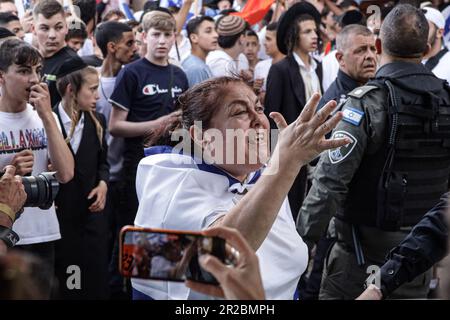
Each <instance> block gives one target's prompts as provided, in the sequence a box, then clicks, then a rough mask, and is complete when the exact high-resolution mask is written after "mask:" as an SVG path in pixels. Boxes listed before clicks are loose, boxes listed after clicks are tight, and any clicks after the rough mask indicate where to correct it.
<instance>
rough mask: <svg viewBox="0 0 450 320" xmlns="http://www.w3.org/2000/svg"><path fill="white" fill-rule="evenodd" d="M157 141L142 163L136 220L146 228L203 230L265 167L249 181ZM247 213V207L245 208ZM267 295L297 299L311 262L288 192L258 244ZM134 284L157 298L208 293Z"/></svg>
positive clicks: (154, 283)
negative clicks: (296, 290)
mask: <svg viewBox="0 0 450 320" xmlns="http://www.w3.org/2000/svg"><path fill="white" fill-rule="evenodd" d="M169 152H171V149H170V148H168V147H152V148H149V149H147V150H146V155H147V157H146V158H144V159H142V160H141V162H140V163H139V167H138V172H137V177H136V190H137V196H138V199H139V209H138V212H137V215H136V220H135V225H136V226H139V227H145V228H160V229H175V230H191V231H198V230H202V229H205V228H208V227H209V226H210V225H211V224H212V223H213V222H215V221H216V220H217V219H218V218H220V217H222V216H224V215H226V214H227V213H228V212H229V211H230V209H231V208H232V207H233V206H235V205H236V203H237V202H238V201H239V200H240V199H241V198H242V197H243V196H244V195H243V194H242V193H244V191H245V189H247V190H248V189H251V187H252V186H253V185H254V183H256V181H257V180H258V178H259V176H260V174H261V173H260V171H257V172H254V173H252V174H250V175H249V177H248V179H247V181H246V182H245V183H240V182H239V181H238V180H237V179H235V178H234V177H232V176H230V175H229V174H227V173H226V172H225V171H223V170H221V169H219V168H218V167H215V166H213V165H208V164H206V163H200V162H199V161H196V159H194V158H193V157H191V156H188V155H183V154H176V153H169ZM243 214H245V213H243ZM256 254H257V255H258V257H259V263H260V270H261V276H262V279H263V285H264V289H265V292H266V298H267V299H292V298H293V296H294V292H295V289H296V287H297V283H298V280H299V279H300V276H301V275H302V273H303V272H304V271H305V269H306V266H307V263H308V250H307V247H306V245H305V243H304V242H303V240H302V239H301V237H300V236H299V235H298V233H297V230H296V228H295V223H294V220H293V217H292V213H291V210H290V207H289V203H288V201H287V198H286V199H285V201H284V202H283V204H282V206H281V209H280V211H279V213H278V216H277V218H276V220H275V222H274V224H273V226H272V228H271V230H270V231H269V234H268V235H267V238H266V239H265V240H264V242H263V243H262V245H261V247H260V248H259V249H258V250H257V252H256ZM132 284H133V288H134V289H136V290H138V291H140V292H142V293H144V294H146V295H149V296H151V297H152V298H154V299H180V300H186V299H205V298H208V297H207V296H204V295H200V294H198V293H196V292H194V291H191V290H190V289H188V288H187V287H186V286H185V285H184V284H182V283H175V282H167V281H152V280H142V279H132Z"/></svg>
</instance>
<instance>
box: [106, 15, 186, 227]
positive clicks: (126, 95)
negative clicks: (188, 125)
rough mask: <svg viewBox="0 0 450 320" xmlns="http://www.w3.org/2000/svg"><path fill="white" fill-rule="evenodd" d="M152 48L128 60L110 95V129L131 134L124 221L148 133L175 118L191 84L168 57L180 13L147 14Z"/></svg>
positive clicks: (130, 212)
mask: <svg viewBox="0 0 450 320" xmlns="http://www.w3.org/2000/svg"><path fill="white" fill-rule="evenodd" d="M142 24H143V28H144V33H145V37H146V40H147V54H146V55H145V57H144V58H141V59H139V60H137V61H135V62H132V63H130V64H128V65H126V66H125V67H124V68H123V69H122V70H121V71H120V72H119V74H118V76H117V79H116V84H115V88H114V91H113V93H112V95H111V97H110V100H109V101H110V102H111V103H112V105H113V108H112V111H111V118H110V122H109V129H110V132H111V134H112V135H113V136H118V137H125V150H124V153H123V154H124V162H123V168H122V172H121V177H122V179H123V182H124V184H125V185H126V188H127V191H126V192H125V195H124V197H125V199H124V201H123V203H124V204H125V208H124V210H123V211H122V212H123V216H124V221H123V222H122V223H123V224H133V221H134V217H135V215H136V211H137V208H138V201H137V196H136V187H135V181H136V170H137V166H138V163H139V161H140V160H141V159H142V158H143V157H144V151H143V139H144V137H145V136H147V135H148V134H149V133H152V132H157V131H159V130H161V128H164V127H165V126H166V125H167V124H168V123H171V122H172V121H171V120H172V119H173V117H177V116H178V113H175V112H174V102H175V100H176V98H177V97H178V96H179V95H180V94H181V93H182V92H184V91H185V90H187V89H188V81H187V78H186V75H185V74H184V72H183V71H182V70H181V69H180V68H178V67H176V66H173V65H170V64H169V63H168V56H169V50H170V48H171V47H172V45H173V43H174V41H175V27H176V26H175V19H174V18H173V17H172V15H171V14H170V13H167V12H164V11H159V10H157V11H151V12H149V13H147V14H146V15H145V16H144V19H143V22H142Z"/></svg>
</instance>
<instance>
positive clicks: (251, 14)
mask: <svg viewBox="0 0 450 320" xmlns="http://www.w3.org/2000/svg"><path fill="white" fill-rule="evenodd" d="M274 2H275V0H248V1H247V3H246V4H245V6H244V8H243V9H242V11H241V12H236V13H232V14H233V15H236V16H239V17H241V18H242V19H244V20H245V21H247V22H248V23H249V24H250V25H254V24H255V23H258V22H259V21H261V20H262V19H263V18H264V16H265V15H266V14H267V12H269V9H270V6H271V5H272V4H273V3H274Z"/></svg>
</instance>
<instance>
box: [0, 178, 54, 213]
mask: <svg viewBox="0 0 450 320" xmlns="http://www.w3.org/2000/svg"><path fill="white" fill-rule="evenodd" d="M3 174H4V172H0V178H1V177H2V176H3ZM22 184H23V186H24V188H25V193H26V194H27V200H26V202H25V204H24V207H39V208H40V209H43V210H46V209H49V208H50V207H51V206H52V204H53V201H54V200H55V198H56V195H57V194H58V190H59V182H58V180H56V177H55V172H42V173H40V174H38V175H37V176H27V177H22Z"/></svg>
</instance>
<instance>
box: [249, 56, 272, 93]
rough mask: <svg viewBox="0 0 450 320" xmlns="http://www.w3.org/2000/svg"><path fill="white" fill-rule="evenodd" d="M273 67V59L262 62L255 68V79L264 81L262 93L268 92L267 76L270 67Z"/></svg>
mask: <svg viewBox="0 0 450 320" xmlns="http://www.w3.org/2000/svg"><path fill="white" fill-rule="evenodd" d="M271 66H272V58H270V59H267V60H263V61H260V62H258V63H257V64H256V66H255V74H254V77H253V79H254V80H256V79H264V83H263V86H262V88H261V89H262V91H266V87H267V76H268V75H269V70H270V67H271Z"/></svg>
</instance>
